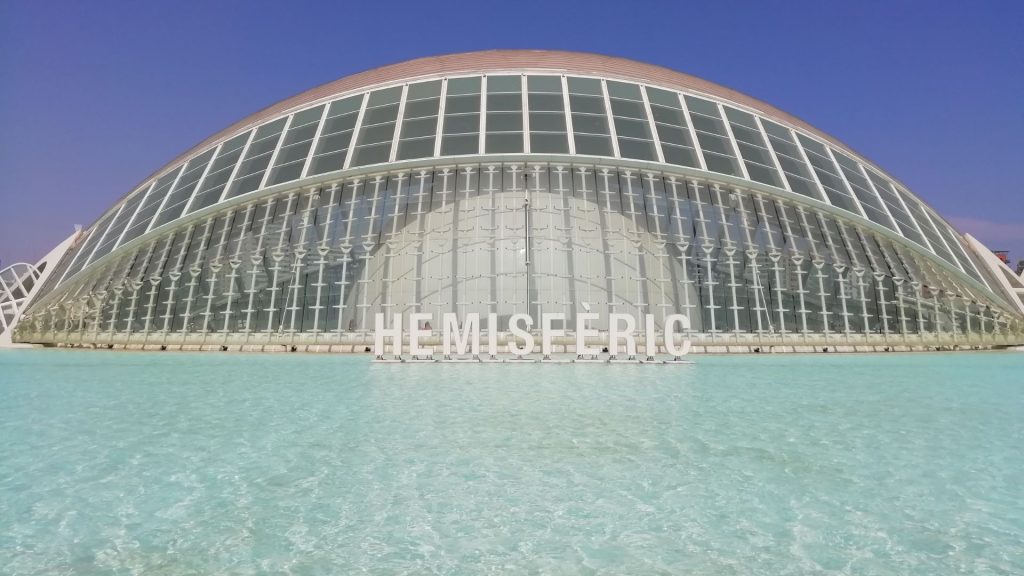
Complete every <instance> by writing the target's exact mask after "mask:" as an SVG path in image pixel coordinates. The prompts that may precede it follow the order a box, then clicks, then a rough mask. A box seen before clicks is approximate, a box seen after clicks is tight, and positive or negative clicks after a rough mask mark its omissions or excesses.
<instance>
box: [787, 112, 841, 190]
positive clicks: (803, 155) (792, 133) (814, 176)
mask: <svg viewBox="0 0 1024 576" xmlns="http://www.w3.org/2000/svg"><path fill="white" fill-rule="evenodd" d="M780 126H782V125H781V124H780ZM783 128H786V127H785V126H783ZM786 130H789V137H790V138H791V139H792V143H793V146H796V149H797V151H799V152H800V158H802V159H803V161H804V164H805V165H806V166H807V171H808V172H810V173H811V178H812V179H813V180H814V183H815V184H817V185H818V191H819V192H820V193H821V200H822V201H823V202H825V204H828V205H829V206H833V205H834V204H832V200H830V199H829V197H828V194H826V193H825V187H824V186H823V185H822V184H821V180H819V179H818V173H817V171H815V170H814V164H811V159H810V158H808V157H807V151H806V150H804V146H803V144H801V143H800V139H799V138H797V137H796V132H795V131H793V129H792V128H786ZM837 208H838V207H837Z"/></svg>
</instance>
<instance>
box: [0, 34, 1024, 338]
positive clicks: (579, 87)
mask: <svg viewBox="0 0 1024 576" xmlns="http://www.w3.org/2000/svg"><path fill="white" fill-rule="evenodd" d="M977 246H981V245H980V244H977V245H976V246H975V245H973V244H971V243H970V242H968V241H967V239H966V238H965V237H964V236H962V235H961V234H959V233H958V232H956V231H955V230H954V229H953V228H952V227H951V226H950V225H949V223H948V222H947V221H946V220H944V219H943V218H942V217H941V216H939V214H937V213H936V212H935V210H933V209H932V208H930V207H929V206H928V205H927V204H926V203H924V202H923V201H922V200H921V199H920V198H919V197H918V196H916V195H915V194H913V193H911V192H910V191H909V190H908V189H907V187H906V186H904V185H903V184H901V183H900V182H899V181H898V180H896V179H895V178H893V177H892V176H890V175H888V174H887V173H886V172H885V171H883V170H882V169H881V168H879V167H878V166H876V165H874V164H872V163H871V162H870V161H868V160H867V159H865V158H863V157H862V156H860V155H858V154H857V153H856V152H854V151H853V150H851V149H850V148H849V147H847V146H845V145H843V144H842V143H841V142H839V141H838V140H836V139H834V138H832V137H830V136H829V135H827V134H825V133H823V132H822V131H820V130H818V129H816V128H814V127H813V126H810V125H808V124H807V123H805V122H802V121H801V120H799V119H798V118H796V117H794V116H791V115H789V114H786V113H785V112H782V111H780V110H778V109H776V108H774V107H772V106H770V105H768V104H765V103H763V102H760V101H758V100H756V99H753V98H751V97H748V96H745V95H743V94H740V93H738V92H735V91H733V90H730V89H728V88H724V87H722V86H719V85H716V84H713V83H710V82H707V81H704V80H701V79H698V78H695V77H692V76H688V75H685V74H682V73H679V72H675V71H672V70H668V69H665V68H661V67H658V66H653V65H648V64H643V63H639V62H634V61H629V60H624V59H620V58H613V57H606V56H597V55H591V54H578V53H567V52H547V51H487V52H477V53H468V54H456V55H449V56H440V57H432V58H423V59H419V60H412V61H409V62H403V63H400V64H395V65H391V66H385V67H383V68H378V69H375V70H370V71H367V72H363V73H360V74H356V75H353V76H349V77H346V78H342V79H340V80H337V81H335V82H332V83H329V84H326V85H323V86H320V87H318V88H315V89H313V90H310V91H308V92H305V93H302V94H299V95H297V96H295V97H292V98H289V99H287V100H284V101H282V102H280V103H277V104H275V105H273V106H270V107H269V108H266V109H265V110H262V111H260V112H258V113H256V114H253V115H252V116H250V117H248V118H246V119H244V120H242V121H240V122H238V123H236V124H234V125H232V126H230V127H228V128H226V129H224V130H222V131H220V132H218V133H217V134H215V135H213V136H211V137H210V138H208V139H207V140H205V141H203V142H201V143H200V144H198V145H196V146H195V147H194V148H193V149H191V150H189V151H188V152H186V153H184V154H182V155H181V156H180V157H178V158H175V159H173V160H171V161H170V162H168V163H167V164H166V165H165V166H164V167H162V168H160V169H159V170H157V171H156V172H154V173H153V174H152V176H150V177H149V178H146V179H145V180H144V181H143V182H142V183H140V184H139V185H138V186H137V187H136V188H135V189H133V190H131V191H130V192H129V193H128V194H127V195H125V196H124V197H123V198H122V199H121V200H120V201H119V202H117V203H116V204H115V205H114V206H112V207H111V208H110V209H109V210H108V211H107V212H106V213H104V214H103V215H102V216H101V217H100V218H99V219H98V220H97V221H96V222H95V223H94V224H93V225H92V226H90V227H89V228H88V229H87V230H86V231H85V233H84V234H83V235H82V237H81V239H80V241H78V242H77V244H76V245H75V246H74V247H73V248H72V249H70V250H69V251H67V253H66V255H65V256H64V257H63V258H62V259H61V260H60V262H59V264H58V265H57V268H56V270H55V272H54V273H53V274H51V275H50V277H49V278H48V279H47V280H46V281H45V282H43V283H42V286H41V288H40V289H39V291H38V292H39V293H38V294H37V295H36V296H35V297H34V298H33V300H32V303H31V305H30V308H29V309H28V311H27V313H26V315H25V318H24V319H23V321H22V322H21V324H20V325H19V327H18V329H17V330H16V340H18V341H22V342H37V343H47V344H57V345H80V344H81V345H99V346H110V347H117V348H120V347H130V348H147V349H161V348H164V349H166V348H173V349H177V348H181V347H184V348H185V349H214V350H219V349H226V350H237V349H241V350H258V349H280V347H282V346H283V347H285V348H288V349H307V347H309V348H308V349H320V350H356V351H362V350H363V349H364V347H365V346H366V345H368V344H369V343H371V342H372V339H373V335H372V332H373V330H374V320H375V317H376V314H378V313H383V314H385V315H386V317H387V318H388V319H390V318H391V317H392V315H393V314H397V313H401V314H405V315H408V314H411V313H413V312H427V313H431V314H433V316H434V318H437V319H439V318H440V317H441V315H442V314H443V313H456V314H458V315H460V316H464V315H466V314H469V313H478V314H480V315H481V317H483V318H487V317H488V315H490V314H495V315H496V316H495V318H496V324H497V326H486V325H485V326H483V329H484V330H492V329H497V330H498V331H499V332H501V333H504V332H505V331H506V330H507V329H508V320H509V318H510V317H511V316H512V315H514V314H520V313H525V314H529V315H530V316H531V317H533V318H539V317H540V316H541V315H542V314H543V313H550V312H557V313H561V314H562V318H561V321H562V322H563V323H564V326H565V327H566V328H569V327H572V326H574V325H575V318H576V315H577V314H578V313H580V312H581V311H582V310H588V311H589V310H593V311H595V312H598V313H600V314H601V315H602V316H601V318H599V319H598V320H596V323H595V326H594V327H595V328H597V329H598V330H607V329H608V326H607V320H606V316H607V315H608V314H610V313H620V314H621V313H627V314H631V315H635V316H636V317H638V318H640V317H645V316H646V315H648V314H649V315H653V317H654V318H655V322H656V323H663V322H664V319H665V318H666V317H667V316H668V315H670V314H675V313H681V314H685V315H687V316H688V317H689V319H690V328H689V330H690V333H689V336H690V337H691V338H692V340H693V342H694V344H696V345H698V346H723V347H724V346H729V347H731V346H735V347H736V348H719V349H722V350H726V349H728V350H733V349H735V350H747V349H752V348H753V347H754V346H758V347H760V346H762V345H765V344H768V345H773V346H774V345H779V346H783V347H785V346H790V345H792V346H805V345H806V346H810V345H814V346H819V345H822V344H823V345H825V346H829V345H835V346H848V347H861V346H864V347H867V349H873V347H875V346H883V345H886V346H888V345H889V344H908V343H909V344H912V345H929V346H930V345H947V344H949V345H952V344H975V345H991V344H1005V343H1016V342H1020V341H1021V339H1022V337H1021V333H1022V322H1021V321H1022V319H1024V305H1022V304H1021V301H1020V300H1019V298H1018V295H1017V294H1016V292H1015V291H1014V290H1012V289H1010V290H1008V289H1007V287H1006V283H1005V282H1004V281H1002V280H1001V278H1000V271H999V270H997V269H995V268H993V266H992V265H990V262H989V261H987V260H986V259H985V258H984V257H983V256H982V255H979V254H978V250H979V249H978V248H977ZM981 249H982V250H984V251H985V252H987V253H988V256H991V252H989V251H988V250H987V249H985V248H984V247H983V246H982V247H981ZM439 325H440V321H439V320H435V321H434V324H433V326H432V327H431V330H432V331H433V332H436V330H437V327H438V326H439ZM698 349H699V348H698ZM857 349H861V348H857ZM565 350H566V351H571V346H570V347H568V348H565Z"/></svg>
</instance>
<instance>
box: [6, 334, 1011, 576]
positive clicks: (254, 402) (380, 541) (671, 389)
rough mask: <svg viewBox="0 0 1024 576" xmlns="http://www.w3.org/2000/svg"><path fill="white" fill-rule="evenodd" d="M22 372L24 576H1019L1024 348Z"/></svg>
mask: <svg viewBox="0 0 1024 576" xmlns="http://www.w3.org/2000/svg"><path fill="white" fill-rule="evenodd" d="M691 359H692V360H694V361H695V362H696V364H694V365H689V366H686V365H674V366H673V365H666V366H655V365H642V366H636V365H606V364H601V365H593V364H588V365H540V364H531V365H500V366H496V365H486V364H484V365H481V364H430V365H427V364H419V365H409V364H403V365H393V364H386V365H381V364H373V363H371V362H370V358H369V357H368V356H321V355H301V354H281V355H245V354H217V353H205V354H186V353H171V352H165V353H132V352H123V353H118V352H106V351H104V352H91V351H71V350H15V351H0V567H3V568H2V571H3V572H4V573H5V574H11V575H19V574H50V573H66V574H130V573H139V574H212V573H231V574H268V573H269V574H276V573H282V574H283V573H290V574H352V573H372V574H401V573H405V574H428V573H441V574H481V573H491V574H499V573H500V574H516V573H529V574H704V575H708V574H766V575H769V574H770V575H782V574H794V575H797V574H799V575H804V574H921V575H935V574H952V573H966V574H1022V573H1024V488H1022V486H1024V455H1022V449H1024V448H1022V447H1024V353H1014V352H994V353H952V354H938V353H930V354H925V353H920V354H885V355H831V354H829V355H826V354H818V355H813V356H800V355H785V356H783V355H777V356H744V357H738V356H733V357H709V356H693V357H691Z"/></svg>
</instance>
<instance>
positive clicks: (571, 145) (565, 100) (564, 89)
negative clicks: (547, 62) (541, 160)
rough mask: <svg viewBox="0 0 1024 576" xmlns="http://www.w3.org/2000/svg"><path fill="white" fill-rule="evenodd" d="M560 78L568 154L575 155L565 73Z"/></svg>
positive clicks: (574, 137) (567, 81) (574, 140)
mask: <svg viewBox="0 0 1024 576" xmlns="http://www.w3.org/2000/svg"><path fill="white" fill-rule="evenodd" d="M561 80H562V109H563V110H565V135H566V137H567V138H568V140H569V154H570V155H572V156H575V155H576V133H575V131H574V130H573V128H572V110H571V109H570V108H569V80H568V79H567V78H566V77H565V74H562V75H561Z"/></svg>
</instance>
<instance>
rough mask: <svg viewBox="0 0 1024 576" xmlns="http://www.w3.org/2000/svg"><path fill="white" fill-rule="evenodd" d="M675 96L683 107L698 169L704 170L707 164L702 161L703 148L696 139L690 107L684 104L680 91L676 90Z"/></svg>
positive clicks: (684, 99) (684, 100)
mask: <svg viewBox="0 0 1024 576" xmlns="http://www.w3.org/2000/svg"><path fill="white" fill-rule="evenodd" d="M676 96H677V97H678V98H679V105H680V106H682V107H683V108H682V110H683V119H685V120H686V129H687V130H688V131H689V132H690V139H691V140H693V149H694V150H695V151H696V152H697V163H698V164H700V169H701V170H704V171H705V172H706V171H707V169H708V166H707V162H705V161H704V150H702V149H701V147H700V141H699V140H697V129H696V128H694V127H693V118H692V117H691V116H690V109H689V108H687V106H686V98H685V97H683V94H682V93H681V92H676Z"/></svg>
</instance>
